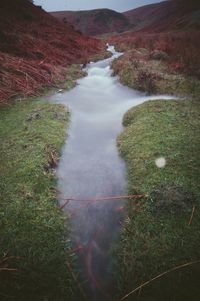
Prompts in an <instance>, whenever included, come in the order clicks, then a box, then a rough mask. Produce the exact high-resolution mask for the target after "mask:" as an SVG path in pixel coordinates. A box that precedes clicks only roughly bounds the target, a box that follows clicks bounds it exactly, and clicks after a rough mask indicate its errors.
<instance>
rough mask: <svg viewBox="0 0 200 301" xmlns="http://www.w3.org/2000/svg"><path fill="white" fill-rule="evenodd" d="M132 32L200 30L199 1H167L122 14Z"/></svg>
mask: <svg viewBox="0 0 200 301" xmlns="http://www.w3.org/2000/svg"><path fill="white" fill-rule="evenodd" d="M123 14H124V16H125V17H126V18H127V19H128V20H129V22H130V24H131V30H132V31H139V30H142V31H148V32H150V31H151V32H163V31H169V30H190V29H192V30H196V29H200V1H199V0H188V1H185V0H169V1H164V2H160V3H156V4H150V5H145V6H142V7H139V8H136V9H133V10H130V11H127V12H124V13H123Z"/></svg>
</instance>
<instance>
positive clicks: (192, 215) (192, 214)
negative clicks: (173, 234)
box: [188, 206, 196, 226]
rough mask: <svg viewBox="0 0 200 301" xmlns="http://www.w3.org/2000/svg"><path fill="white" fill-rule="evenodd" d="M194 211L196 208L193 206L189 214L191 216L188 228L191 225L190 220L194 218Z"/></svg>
mask: <svg viewBox="0 0 200 301" xmlns="http://www.w3.org/2000/svg"><path fill="white" fill-rule="evenodd" d="M195 209H196V207H195V206H193V208H192V213H191V216H190V220H189V223H188V226H190V225H191V223H192V220H193V217H194V212H195Z"/></svg>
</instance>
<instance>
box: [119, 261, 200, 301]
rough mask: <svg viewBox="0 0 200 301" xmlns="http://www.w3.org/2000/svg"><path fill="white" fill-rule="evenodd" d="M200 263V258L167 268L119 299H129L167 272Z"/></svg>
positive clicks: (121, 300) (120, 300)
mask: <svg viewBox="0 0 200 301" xmlns="http://www.w3.org/2000/svg"><path fill="white" fill-rule="evenodd" d="M198 263H200V260H197V261H192V262H188V263H185V264H182V265H179V266H177V267H174V268H172V269H170V270H167V271H166V272H164V273H162V274H160V275H158V276H156V277H154V278H152V279H151V280H148V281H146V282H145V283H143V284H141V285H140V286H138V287H136V288H135V289H134V290H132V291H131V292H130V293H128V294H126V295H125V296H124V297H122V298H121V299H119V301H123V300H125V299H127V298H128V297H129V296H130V295H132V294H134V293H135V292H137V291H139V290H141V289H142V288H143V287H144V286H147V285H148V284H149V283H151V282H153V281H155V280H157V279H159V278H162V277H163V276H165V275H167V274H169V273H171V272H174V271H176V270H180V269H182V268H185V267H188V266H191V265H194V264H198Z"/></svg>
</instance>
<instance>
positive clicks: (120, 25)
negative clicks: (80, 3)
mask: <svg viewBox="0 0 200 301" xmlns="http://www.w3.org/2000/svg"><path fill="white" fill-rule="evenodd" d="M51 15H52V16H54V17H56V18H57V19H59V20H61V21H63V22H69V23H71V24H72V25H73V26H74V27H75V29H78V30H80V31H81V32H83V33H85V34H88V35H91V36H95V35H100V34H105V33H110V32H123V31H125V30H127V29H128V28H129V26H130V24H129V20H128V19H127V18H126V16H124V15H123V14H121V13H118V12H116V11H114V10H110V9H95V10H87V11H62V12H52V13H51Z"/></svg>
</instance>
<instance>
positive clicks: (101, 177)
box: [51, 46, 170, 300]
mask: <svg viewBox="0 0 200 301" xmlns="http://www.w3.org/2000/svg"><path fill="white" fill-rule="evenodd" d="M108 50H109V51H111V52H112V57H111V58H109V59H105V60H102V61H99V62H97V63H90V64H89V65H88V66H87V68H86V71H87V73H88V75H87V76H86V77H85V78H82V79H80V80H78V85H77V86H76V87H75V88H74V89H72V90H71V91H67V92H64V93H57V94H55V95H53V96H52V97H51V100H53V101H54V102H57V103H62V104H64V105H66V106H67V107H68V108H69V110H70V112H71V122H70V128H69V130H68V136H67V139H66V144H65V146H64V148H63V151H62V157H61V160H60V163H59V167H58V170H57V176H58V190H59V191H60V194H61V195H60V202H61V204H62V203H63V202H64V199H66V198H67V199H69V198H73V199H76V200H79V201H78V202H77V201H76V202H75V201H70V202H69V203H68V204H67V206H66V207H65V209H64V210H66V211H67V212H69V213H70V214H71V229H72V234H71V236H72V241H73V244H74V247H77V248H78V249H79V252H78V254H79V266H80V271H81V275H82V279H83V280H85V283H86V287H87V288H88V292H89V294H90V300H107V299H108V300H111V299H112V298H111V297H109V292H110V291H111V290H112V289H113V288H112V285H113V283H112V266H111V248H112V245H113V242H114V240H115V239H116V236H117V233H118V232H119V228H120V224H121V219H123V214H122V212H123V211H122V208H123V205H124V200H115V201H114V200H108V201H101V202H100V201H96V202H92V203H90V204H88V203H87V202H84V201H83V200H85V199H91V198H97V197H108V196H118V195H123V194H124V193H126V169H125V168H126V167H125V163H124V161H123V160H122V159H121V158H120V156H119V154H118V151H117V146H116V138H117V135H118V134H119V133H120V132H121V131H122V117H123V115H124V113H125V112H126V111H127V110H128V109H129V108H131V107H133V106H136V105H138V104H141V103H143V102H145V101H147V100H151V99H160V98H164V99H169V98H170V97H167V96H151V97H148V96H145V94H144V93H141V92H138V91H135V90H132V89H129V88H127V87H124V86H122V85H121V84H120V83H119V81H118V78H117V77H113V76H112V70H111V68H110V65H111V62H112V61H113V59H115V58H117V57H119V56H120V55H121V54H120V53H117V52H116V51H115V49H114V47H112V46H109V47H108Z"/></svg>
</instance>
